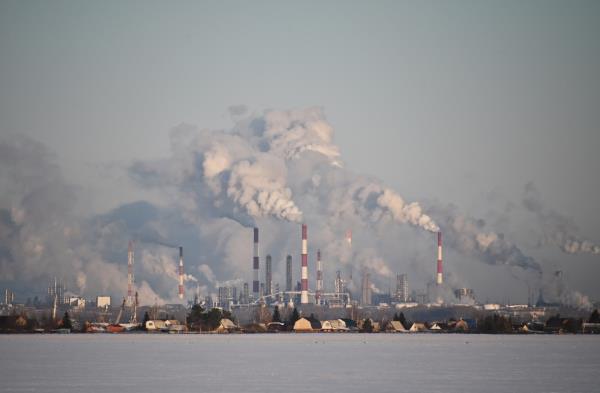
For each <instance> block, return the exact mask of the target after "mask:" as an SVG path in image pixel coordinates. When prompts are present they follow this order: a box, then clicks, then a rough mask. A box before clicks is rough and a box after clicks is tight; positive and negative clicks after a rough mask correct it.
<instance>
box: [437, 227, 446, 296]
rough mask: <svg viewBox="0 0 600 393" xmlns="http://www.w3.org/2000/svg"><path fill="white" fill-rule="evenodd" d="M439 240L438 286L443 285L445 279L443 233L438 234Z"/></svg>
mask: <svg viewBox="0 0 600 393" xmlns="http://www.w3.org/2000/svg"><path fill="white" fill-rule="evenodd" d="M437 238H438V259H437V279H436V284H437V285H442V284H443V282H444V277H443V272H444V269H443V266H442V232H438V233H437Z"/></svg>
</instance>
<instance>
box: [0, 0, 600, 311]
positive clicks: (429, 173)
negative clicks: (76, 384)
mask: <svg viewBox="0 0 600 393" xmlns="http://www.w3.org/2000/svg"><path fill="white" fill-rule="evenodd" d="M100 8H102V7H100ZM230 8H235V9H230ZM318 8H319V10H318V12H319V13H320V14H319V15H318V16H317V15H314V12H316V11H315V10H313V9H312V7H307V8H305V7H298V8H294V7H292V6H291V5H277V6H276V5H275V4H271V5H270V6H267V5H266V4H261V5H255V6H249V5H242V4H238V6H237V7H228V6H221V5H208V4H196V5H187V6H185V7H184V6H182V7H181V9H177V10H173V9H170V8H169V7H167V6H166V5H153V6H147V7H144V9H143V10H139V9H137V7H136V6H134V4H133V2H131V3H126V4H122V5H117V4H107V5H105V8H102V9H99V8H98V6H97V5H94V4H87V5H82V6H81V7H80V8H77V9H74V8H73V7H71V6H70V5H68V4H65V3H61V2H57V3H56V5H54V6H52V7H50V6H48V5H46V4H44V3H27V4H18V3H12V2H2V4H0V26H2V27H0V86H1V87H2V88H0V288H2V289H4V288H8V289H10V290H11V291H13V292H14V293H15V294H16V300H17V301H18V302H21V303H22V302H25V299H26V298H27V297H33V296H43V295H46V294H47V288H48V286H49V285H50V284H51V283H52V282H53V281H54V278H58V280H59V281H61V282H62V283H64V284H65V286H66V288H67V289H68V292H70V293H72V294H73V295H77V296H83V297H86V298H95V297H96V296H100V295H110V296H112V297H113V298H115V299H120V298H122V297H124V296H126V295H127V296H129V302H130V303H131V302H132V297H133V293H134V292H137V293H138V294H139V300H140V302H141V304H144V305H148V304H154V303H182V302H184V301H186V300H191V298H192V297H193V295H194V294H199V295H200V297H202V298H204V297H205V296H211V297H213V298H216V297H217V292H218V288H219V287H236V288H238V289H239V290H241V288H243V286H244V284H246V283H248V284H249V288H250V292H253V293H258V292H259V291H260V288H261V286H260V285H261V282H262V280H263V279H264V277H265V267H266V264H265V262H266V260H265V257H266V256H267V255H270V256H271V269H272V271H270V274H271V275H272V281H273V287H275V286H276V285H277V284H278V285H279V287H280V288H283V287H284V286H285V287H286V288H287V286H288V282H289V281H290V280H288V279H287V277H286V268H287V265H286V263H287V256H288V255H290V256H291V257H292V262H291V263H292V265H291V267H292V275H293V282H292V284H291V285H292V286H293V287H294V288H293V289H294V290H295V289H296V288H295V286H296V282H297V281H300V291H301V292H303V294H301V298H303V299H306V296H308V293H311V294H313V293H314V292H315V290H316V289H318V290H319V291H322V292H324V293H331V292H335V291H336V286H337V285H338V284H339V283H340V282H341V280H345V285H346V287H347V289H348V290H349V291H350V292H351V294H352V297H353V299H355V300H359V299H360V298H361V295H362V293H363V292H364V291H363V287H364V285H367V286H368V287H369V288H370V291H372V292H373V294H374V295H381V294H385V293H388V292H394V291H395V286H396V277H397V275H398V274H406V275H405V276H403V277H404V279H405V280H407V285H408V287H409V288H410V289H411V291H412V290H413V289H414V290H415V291H416V293H417V294H419V293H424V292H426V291H427V288H428V285H429V284H431V283H434V282H436V281H438V282H439V280H440V278H438V276H437V273H438V272H440V273H441V270H443V281H444V283H445V285H446V289H447V291H445V292H447V293H439V294H438V296H439V297H441V298H444V300H447V298H449V297H453V296H454V294H453V289H473V290H474V293H475V295H476V296H477V298H478V299H479V300H481V301H482V302H483V301H489V302H499V303H500V302H502V303H526V302H527V301H528V300H530V298H531V294H532V293H535V294H536V296H537V294H538V293H539V291H540V290H542V289H543V290H544V296H545V297H546V300H547V301H551V302H561V303H563V304H567V305H572V306H576V307H584V308H589V307H590V303H591V302H593V301H594V300H596V301H597V300H598V299H599V298H600V292H599V289H598V288H599V286H598V285H597V282H596V279H595V278H594V277H597V275H598V273H599V271H600V267H599V266H600V265H598V259H599V258H600V246H599V245H598V242H599V241H600V237H599V234H598V233H597V232H596V233H594V231H595V230H597V228H598V227H597V225H598V213H597V212H596V211H593V209H590V207H594V206H595V195H597V194H598V187H599V186H598V176H597V174H596V171H597V168H598V167H600V164H599V162H598V157H599V155H598V154H597V151H596V150H597V146H598V143H600V141H599V140H598V138H599V136H598V133H597V129H598V127H597V126H598V117H597V115H598V113H599V112H598V111H597V110H596V108H595V107H596V106H597V102H598V91H600V89H598V83H599V81H600V77H598V75H597V73H598V70H599V69H600V60H599V59H600V56H599V54H600V50H599V46H598V40H597V39H595V37H597V36H598V25H597V16H598V15H600V11H599V8H600V7H598V5H597V4H595V5H594V4H591V5H590V4H588V5H586V6H585V7H584V6H583V5H581V7H569V6H567V5H561V4H545V5H544V7H541V8H544V10H545V12H539V11H540V10H539V8H540V7H537V6H534V5H533V3H527V4H511V5H506V6H504V5H503V6H500V5H490V4H488V5H485V6H481V7H472V4H469V5H466V4H463V3H461V2H457V3H456V6H449V7H448V8H449V9H448V10H444V11H437V12H432V10H429V7H428V6H424V5H415V4H412V5H411V4H407V3H401V2H398V4H393V3H392V4H387V3H386V4H384V3H382V4H380V6H377V7H371V6H367V5H366V3H365V5H356V6H351V5H343V6H342V5H341V4H337V6H335V5H333V4H329V5H323V6H320V7H318ZM434 8H435V7H434ZM341 9H343V11H344V12H340V10H341ZM462 9H468V10H469V12H462V11H461V10H462ZM172 14H173V15H174V17H173V18H167V19H169V20H168V21H165V20H164V19H165V18H164V15H172ZM342 14H343V15H345V17H344V18H341V19H340V17H339V15H342ZM225 15H227V16H225ZM446 16H448V17H446ZM406 18H408V19H406ZM225 20H227V21H230V23H231V25H229V24H226V26H225V25H223V24H222V22H223V21H225ZM250 20H253V21H257V22H256V24H253V23H251V22H250ZM557 20H560V21H564V23H562V22H561V23H557V22H556V21H557ZM357 21H360V22H357ZM414 21H416V23H415V22H414ZM107 25H110V26H112V28H113V29H114V30H110V29H109V30H110V32H109V33H107V34H101V33H100V32H104V31H105V30H106V29H105V26H107ZM432 25H435V26H436V29H430V28H429V26H432ZM131 26H136V27H133V28H132V27H131ZM156 26H163V27H164V28H163V29H157V28H156ZM236 26H245V27H247V28H244V29H243V31H238V30H237V27H236ZM423 26H425V27H423ZM507 26H508V27H507ZM423 29H425V30H423ZM158 30H161V31H162V32H161V33H158ZM163 30H164V31H163ZM215 32H218V34H217V33H215ZM364 37H371V39H368V40H365V38H364ZM406 37H409V38H410V37H412V38H414V40H413V39H412V38H410V39H408V38H406ZM473 37H474V38H473ZM590 37H592V38H593V39H592V38H590ZM142 38H143V39H142ZM573 43H577V45H574V44H573ZM224 48H227V49H224ZM498 48H501V49H504V50H497V49H498ZM463 55H465V56H463ZM298 58H301V59H303V60H302V61H298ZM241 59H243V60H241ZM307 59H312V60H310V61H309V60H307ZM407 59H412V60H411V61H409V62H407ZM432 59H435V60H432ZM438 60H439V61H438ZM476 60H477V61H476ZM241 63H243V64H241ZM231 65H236V67H234V68H233V69H232V68H231V67H232V66H231ZM316 65H318V66H316ZM540 70H541V71H540ZM180 71H181V72H180ZM238 73H239V75H240V76H239V78H238V77H233V75H238ZM148 86H152V87H148ZM349 92H350V93H349ZM157 97H160V99H159V98H157ZM237 102H244V105H241V104H240V105H238V104H236V103H237ZM232 104H235V105H232ZM229 105H231V106H229ZM315 105H319V106H315ZM320 105H322V106H320ZM271 108H276V109H271ZM224 112H226V113H224ZM326 114H327V116H326ZM189 119H192V121H189ZM184 121H188V122H189V123H180V122H184ZM170 127H172V128H170ZM169 128H170V129H169ZM334 129H335V135H334ZM567 130H568V131H567ZM167 132H168V135H165V134H166V133H167ZM88 156H89V160H88ZM499 157H501V159H500V158H499ZM556 162H558V163H556ZM365 172H366V173H365ZM471 176H473V177H472V178H471ZM380 179H383V180H380ZM465 179H467V180H465ZM469 179H471V180H469ZM548 179H550V180H548ZM474 184H475V185H474ZM515 184H517V186H515ZM516 187H518V190H516V191H515V189H516ZM542 192H543V193H544V195H542ZM98 206H101V208H98ZM557 206H558V207H557ZM565 207H567V209H565ZM557 210H561V212H562V211H566V213H565V214H563V213H561V212H559V211H557ZM571 216H574V217H575V218H571ZM302 224H305V225H307V228H308V244H307V246H306V247H304V246H303V243H304V242H303V241H302V236H301V233H302V231H303V230H302ZM580 227H582V228H584V230H580ZM253 228H259V230H260V249H256V248H254V247H255V246H253V235H254V232H253ZM438 231H439V232H441V233H442V234H443V239H444V258H443V268H442V267H441V263H440V267H439V268H438V259H440V260H441V258H438V257H439V252H438V250H437V244H438V238H437V233H438ZM347 233H351V239H352V240H351V241H348V237H347ZM256 236H258V235H256ZM130 241H131V242H132V249H133V251H134V252H135V264H133V266H131V268H130V271H129V272H128V245H129V242H130ZM180 246H181V247H183V249H185V267H184V266H181V267H180V265H183V262H181V263H180V262H179V258H178V257H179V255H178V252H177V247H180ZM317 250H320V256H321V265H322V272H321V273H319V274H317ZM255 257H256V259H255ZM130 265H131V264H130ZM303 265H304V266H306V269H304V268H301V266H303ZM254 266H256V267H258V268H259V270H258V272H256V271H253V270H255V269H253V268H254ZM338 271H339V272H340V273H339V277H340V279H339V280H336V278H337V277H338ZM317 276H318V278H319V281H320V282H322V284H320V283H319V284H318V285H319V287H318V288H317ZM351 276H353V278H352V279H350V277H351ZM367 277H368V278H367ZM558 278H560V280H561V287H560V290H558V289H557V288H558V285H557V279H558ZM321 280H322V281H321ZM361 281H362V282H361ZM365 283H366V284H365ZM182 292H184V293H185V295H184V296H181V295H182ZM255 296H256V295H255ZM311 296H312V295H311ZM182 297H183V298H182ZM436 297H437V296H436ZM312 301H313V300H312V298H311V302H312ZM113 303H114V304H116V303H118V302H116V301H114V302H113Z"/></svg>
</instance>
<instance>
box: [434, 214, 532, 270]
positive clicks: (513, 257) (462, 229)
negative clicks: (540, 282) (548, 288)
mask: <svg viewBox="0 0 600 393" xmlns="http://www.w3.org/2000/svg"><path fill="white" fill-rule="evenodd" d="M429 212H430V213H431V214H432V215H433V216H434V217H436V219H437V220H438V221H439V222H440V226H441V228H442V233H443V239H444V244H445V245H447V246H450V247H451V248H453V249H456V250H458V251H460V252H462V253H464V254H467V255H472V256H474V257H475V258H477V259H479V260H481V261H483V262H485V263H488V264H490V265H506V266H515V267H519V268H522V269H524V270H532V271H535V272H537V273H541V271H542V270H541V267H540V265H539V263H537V262H536V261H535V260H534V259H533V258H532V257H530V256H527V255H525V254H524V253H523V251H521V249H520V248H518V247H517V246H516V245H515V244H513V243H511V242H510V241H508V240H507V239H505V237H504V235H503V234H501V233H495V232H494V231H491V230H489V229H487V228H486V223H485V221H484V220H481V219H475V218H473V217H469V216H465V215H463V214H461V213H460V212H459V211H458V209H457V208H456V207H454V206H451V205H448V206H432V207H431V208H430V210H429Z"/></svg>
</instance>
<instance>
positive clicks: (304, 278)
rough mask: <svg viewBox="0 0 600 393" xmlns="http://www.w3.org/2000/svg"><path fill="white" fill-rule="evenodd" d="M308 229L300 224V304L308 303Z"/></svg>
mask: <svg viewBox="0 0 600 393" xmlns="http://www.w3.org/2000/svg"><path fill="white" fill-rule="evenodd" d="M307 233H308V229H307V228H306V224H302V271H301V277H300V278H301V282H302V291H300V304H308V244H307V242H308V236H307Z"/></svg>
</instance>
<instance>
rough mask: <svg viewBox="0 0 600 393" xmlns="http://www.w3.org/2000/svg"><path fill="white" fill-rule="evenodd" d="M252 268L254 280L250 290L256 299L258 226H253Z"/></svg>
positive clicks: (257, 287) (257, 284)
mask: <svg viewBox="0 0 600 393" xmlns="http://www.w3.org/2000/svg"><path fill="white" fill-rule="evenodd" d="M252 268H253V269H254V270H253V274H254V281H252V292H253V293H254V299H258V290H259V283H258V228H254V258H253V259H252Z"/></svg>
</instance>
